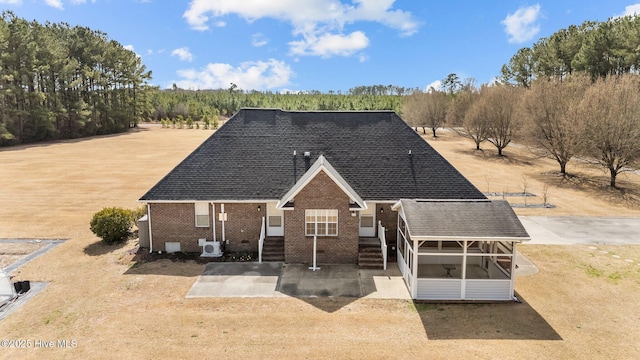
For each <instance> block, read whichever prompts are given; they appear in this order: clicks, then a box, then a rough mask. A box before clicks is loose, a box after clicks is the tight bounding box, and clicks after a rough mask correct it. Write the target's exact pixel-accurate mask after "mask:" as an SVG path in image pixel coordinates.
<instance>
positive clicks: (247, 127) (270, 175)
mask: <svg viewBox="0 0 640 360" xmlns="http://www.w3.org/2000/svg"><path fill="white" fill-rule="evenodd" d="M294 150H295V151H296V153H297V156H293V152H294ZM409 150H411V153H412V155H409ZM307 151H308V152H311V158H310V159H309V160H308V161H305V157H304V152H307ZM320 154H323V155H324V156H325V157H326V158H327V160H328V161H329V162H330V163H331V164H332V165H333V166H334V167H335V169H336V170H337V171H338V172H339V173H340V175H342V176H343V177H344V179H345V180H346V181H347V182H348V183H349V184H350V185H351V187H352V188H353V189H354V190H355V191H356V192H357V193H358V194H359V195H360V196H361V197H362V198H363V199H364V200H398V199H400V198H428V199H484V198H485V197H484V195H482V193H480V191H478V189H476V188H475V187H474V186H473V185H472V184H471V183H470V182H469V181H468V180H467V179H466V178H464V177H463V176H462V175H461V174H460V173H459V172H458V171H457V170H456V169H455V168H454V167H453V166H451V165H450V164H449V163H448V162H447V161H446V160H445V159H444V158H443V157H442V156H440V154H438V153H437V152H436V151H435V150H434V149H433V148H432V147H431V146H430V145H429V144H427V143H426V142H425V141H424V140H423V139H422V138H420V136H419V135H418V134H416V133H415V131H413V129H411V128H410V127H409V126H407V125H406V124H405V122H404V121H403V120H402V119H401V118H400V117H399V116H398V115H397V114H396V113H395V112H392V111H366V112H290V111H283V110H276V109H242V110H240V111H239V112H238V113H237V114H236V115H234V116H233V117H232V118H231V119H229V121H227V122H226V123H225V124H224V125H223V126H222V127H220V129H218V130H217V131H216V132H215V133H214V134H213V135H211V137H209V138H208V139H207V140H206V141H205V142H204V143H203V144H202V145H200V146H199V147H198V148H197V149H196V150H194V151H193V152H192V153H191V154H190V155H189V156H188V157H187V158H186V159H185V160H183V161H182V163H180V164H179V165H178V166H176V167H175V168H174V169H173V170H172V171H171V172H170V173H169V174H167V175H166V176H165V177H164V178H163V179H162V180H160V182H158V184H156V185H155V186H154V187H153V188H152V189H151V190H149V192H147V193H146V194H145V195H144V196H143V197H142V198H141V199H140V200H142V201H163V200H210V201H213V200H270V199H273V200H276V199H280V198H281V197H282V196H283V195H284V194H285V193H286V192H287V191H288V190H289V189H290V188H291V187H292V186H293V185H294V184H295V182H296V181H297V180H298V179H299V178H300V177H301V176H302V175H303V174H304V173H305V170H306V169H307V167H308V164H306V163H307V162H310V163H311V164H313V162H314V161H315V160H316V159H317V158H318V156H319V155H320Z"/></svg>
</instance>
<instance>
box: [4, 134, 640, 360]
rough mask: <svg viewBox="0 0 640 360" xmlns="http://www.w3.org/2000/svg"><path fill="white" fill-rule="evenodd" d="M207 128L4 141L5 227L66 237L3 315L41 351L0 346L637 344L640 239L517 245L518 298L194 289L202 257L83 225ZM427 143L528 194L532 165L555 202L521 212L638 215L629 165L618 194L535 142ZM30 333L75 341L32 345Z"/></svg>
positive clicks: (543, 352) (588, 349) (378, 352)
mask: <svg viewBox="0 0 640 360" xmlns="http://www.w3.org/2000/svg"><path fill="white" fill-rule="evenodd" d="M210 134H211V131H205V130H173V129H161V128H159V127H150V128H143V129H140V130H137V131H133V132H131V133H128V134H122V135H115V136H107V137H100V138H95V139H91V140H77V141H65V142H59V143H52V144H42V145H36V146H24V147H17V148H12V149H3V150H0V165H1V167H0V238H64V239H68V240H67V241H66V242H65V243H63V244H61V245H58V246H57V247H55V248H54V249H53V250H51V251H50V252H48V253H47V254H45V255H43V256H41V257H39V258H37V259H35V260H33V261H31V262H30V263H28V264H26V265H25V266H23V267H21V268H20V270H19V271H20V272H19V273H18V274H17V276H18V278H19V279H29V280H33V281H49V282H50V284H49V285H48V286H47V287H46V288H45V289H44V290H43V291H42V292H41V293H39V294H38V295H37V296H36V297H34V298H33V299H32V300H30V301H29V302H28V303H26V304H25V305H24V306H23V307H21V308H20V309H18V310H17V311H16V312H14V313H13V314H12V315H11V316H9V317H8V318H6V319H4V320H3V321H1V322H0V334H2V335H0V337H1V338H2V339H24V340H30V341H31V343H32V347H31V348H29V349H7V348H0V358H4V359H9V358H20V359H41V358H47V359H68V358H82V359H86V358H116V359H129V358H131V359H152V358H158V359H169V358H174V359H175V358H177V359H180V358H194V357H197V358H211V359H213V358H243V359H246V358H296V359H297V358H358V359H360V358H465V359H506V358H518V359H539V358H548V359H561V358H566V359H577V358H579V359H612V358H620V359H625V358H626V359H628V358H637V357H638V356H639V354H640V345H639V344H640V343H639V342H638V338H640V327H638V324H639V323H640V306H639V305H640V266H638V261H640V247H639V246H617V247H616V246H601V247H599V248H597V249H591V248H589V247H587V246H582V245H580V246H578V245H576V246H541V245H536V246H534V245H524V246H521V247H520V249H521V251H522V252H523V253H524V254H525V255H526V256H527V257H528V258H529V259H530V260H531V261H533V262H534V263H535V264H536V265H537V266H538V268H539V269H540V272H539V273H538V274H536V275H534V276H529V277H522V278H518V279H517V280H516V291H517V292H518V294H519V296H520V297H521V298H522V300H523V303H522V304H491V305H490V304H484V305H482V304H480V305H441V304H415V305H414V304H413V303H412V302H408V301H402V300H374V299H347V298H344V299H295V298H274V299H220V298H216V299H185V297H184V296H185V294H186V293H187V291H188V290H189V288H190V287H191V285H192V284H193V282H194V281H195V279H196V277H197V276H198V275H199V274H200V273H201V271H202V270H203V267H204V265H202V264H197V263H195V262H189V261H187V262H171V261H169V260H162V261H156V262H150V263H142V264H136V263H135V260H134V256H133V254H132V251H131V250H132V249H134V247H135V245H136V243H135V240H132V241H129V242H128V243H126V244H123V245H118V246H105V245H102V244H100V243H99V242H98V239H97V238H95V237H94V236H93V234H91V232H90V231H89V226H88V223H89V220H90V218H91V215H92V214H93V213H94V212H96V211H98V210H100V209H101V208H103V207H105V206H124V207H129V208H133V207H136V206H138V205H139V204H137V203H136V199H137V198H138V197H140V196H141V195H142V194H143V193H144V192H145V191H146V190H147V189H148V188H150V187H151V186H152V185H153V184H154V183H155V182H157V181H158V180H159V179H160V178H161V177H162V176H163V175H164V174H166V173H167V172H168V171H169V170H170V169H171V168H172V167H173V166H175V165H176V164H177V163H178V162H179V161H180V160H181V159H183V158H184V157H185V156H186V155H187V154H188V153H189V152H190V151H191V150H193V149H194V148H195V147H196V146H197V145H198V144H200V143H201V142H202V141H203V140H204V139H205V138H206V137H207V136H209V135H210ZM429 142H430V143H432V144H433V146H434V147H436V148H437V149H438V150H439V151H441V153H442V154H443V155H444V156H445V157H446V158H448V159H449V160H450V161H451V162H452V163H453V164H454V165H455V166H456V167H457V168H458V169H460V170H461V172H462V173H464V174H465V175H466V176H468V177H469V178H470V179H471V180H472V182H474V183H475V184H476V185H477V186H478V187H479V188H480V189H481V190H482V191H487V187H489V188H490V191H503V190H508V191H510V192H517V191H522V190H521V188H520V182H521V179H522V176H523V175H525V176H526V177H527V179H528V191H529V192H532V193H536V194H539V193H540V191H541V190H540V189H542V184H543V183H545V182H546V183H549V184H550V187H549V194H550V196H549V202H550V203H552V204H554V205H556V206H557V207H556V208H554V209H522V210H518V213H519V214H525V215H567V214H570V215H600V216H611V215H616V216H622V215H628V216H640V209H639V207H638V203H637V194H638V191H639V190H640V181H639V179H638V176H636V175H628V176H624V177H622V178H621V179H620V186H621V187H622V188H623V189H624V190H609V189H606V186H603V185H606V174H604V173H602V172H599V171H597V170H592V169H591V168H589V167H586V166H576V165H575V164H570V167H569V171H570V172H572V173H573V174H574V175H575V176H574V177H572V178H571V179H570V180H563V179H562V178H560V177H558V176H557V175H555V173H554V170H555V168H554V166H553V163H552V162H550V161H548V160H545V159H538V158H535V157H534V156H532V155H531V154H530V153H529V152H528V151H527V150H526V149H514V148H511V147H509V148H507V149H506V154H507V157H505V158H498V157H496V156H493V155H492V154H494V153H495V151H493V150H492V149H490V148H489V146H486V148H487V150H486V151H485V152H484V153H482V152H474V151H470V150H471V149H472V146H471V143H470V142H468V141H465V140H462V139H460V138H458V137H456V136H455V135H453V134H451V133H443V136H441V137H440V138H438V139H437V140H432V139H429ZM603 179H604V180H603ZM487 181H488V183H489V185H488V186H487ZM601 183H602V184H603V185H600V184H601ZM510 200H511V199H510ZM529 201H530V202H540V199H539V198H537V199H530V200H529ZM604 251H607V253H605V252H604ZM613 255H616V257H614V256H613ZM618 257H619V258H618ZM625 259H629V260H632V262H629V261H625ZM36 340H41V341H54V342H55V341H56V340H75V341H76V342H77V346H76V347H73V348H53V349H44V348H38V349H35V348H33V347H34V346H33V344H34V342H35V341H36Z"/></svg>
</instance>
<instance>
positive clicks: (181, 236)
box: [150, 203, 266, 252]
mask: <svg viewBox="0 0 640 360" xmlns="http://www.w3.org/2000/svg"><path fill="white" fill-rule="evenodd" d="M258 206H260V209H261V211H258ZM215 207H216V214H215V220H216V223H215V226H216V239H217V240H219V241H221V240H222V222H220V221H218V213H220V204H215ZM150 208H151V232H152V237H153V238H152V239H153V240H152V241H153V250H154V251H159V250H162V251H164V250H165V242H180V250H181V251H182V252H201V251H202V249H201V248H200V246H198V239H200V238H205V239H207V240H213V230H212V228H211V219H209V227H196V225H195V206H194V204H193V203H152V204H150ZM224 210H225V212H226V213H227V221H226V222H225V239H227V240H229V245H227V246H226V247H225V251H231V252H236V251H240V252H242V251H251V252H257V251H258V238H259V237H260V225H261V224H262V216H264V215H265V212H266V204H244V203H243V204H225V206H224ZM211 212H212V208H211V205H210V204H209V216H210V217H211Z"/></svg>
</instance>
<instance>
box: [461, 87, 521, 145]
mask: <svg viewBox="0 0 640 360" xmlns="http://www.w3.org/2000/svg"><path fill="white" fill-rule="evenodd" d="M517 104H518V96H517V89H516V88H514V87H512V86H508V85H495V86H483V87H482V88H481V89H480V92H479V94H478V98H477V100H476V101H474V103H473V105H472V106H471V107H470V108H469V111H468V112H467V114H466V115H465V125H464V136H466V137H468V138H471V139H472V140H473V141H474V142H475V143H476V149H478V150H479V149H480V143H482V142H483V141H485V140H487V141H489V142H490V143H492V144H493V145H494V146H495V147H496V148H497V149H498V155H500V156H502V150H503V149H504V148H505V147H507V145H509V143H510V142H511V140H512V139H513V135H514V133H515V129H516V124H515V111H516V107H517Z"/></svg>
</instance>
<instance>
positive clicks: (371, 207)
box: [360, 202, 376, 237]
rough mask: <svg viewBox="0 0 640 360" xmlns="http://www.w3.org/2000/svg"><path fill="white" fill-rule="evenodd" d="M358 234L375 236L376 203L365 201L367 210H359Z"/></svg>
mask: <svg viewBox="0 0 640 360" xmlns="http://www.w3.org/2000/svg"><path fill="white" fill-rule="evenodd" d="M360 236H361V237H374V236H376V204H374V203H369V202H368V203H367V210H362V211H360Z"/></svg>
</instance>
